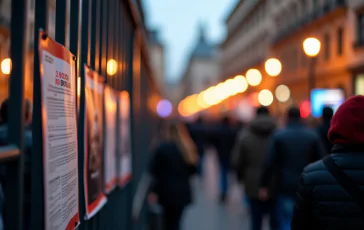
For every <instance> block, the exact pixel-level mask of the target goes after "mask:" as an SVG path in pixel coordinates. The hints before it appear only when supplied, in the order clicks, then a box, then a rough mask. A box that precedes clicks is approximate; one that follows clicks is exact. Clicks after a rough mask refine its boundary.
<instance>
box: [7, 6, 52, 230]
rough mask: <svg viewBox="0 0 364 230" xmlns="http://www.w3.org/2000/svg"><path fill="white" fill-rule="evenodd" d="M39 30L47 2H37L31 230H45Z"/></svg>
mask: <svg viewBox="0 0 364 230" xmlns="http://www.w3.org/2000/svg"><path fill="white" fill-rule="evenodd" d="M14 2H16V1H14ZM39 29H43V30H44V31H45V32H47V29H48V1H47V0H37V1H36V2H35V26H34V85H33V104H34V106H33V108H34V110H33V119H32V122H33V123H32V128H33V149H32V157H31V170H32V171H31V174H32V175H31V197H32V204H31V229H44V190H43V132H42V94H41V76H40V65H39V52H38V48H39V46H38V43H39Z"/></svg>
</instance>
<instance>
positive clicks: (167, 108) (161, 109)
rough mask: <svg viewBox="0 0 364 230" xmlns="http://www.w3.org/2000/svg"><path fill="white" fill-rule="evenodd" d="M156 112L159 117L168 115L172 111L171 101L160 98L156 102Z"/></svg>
mask: <svg viewBox="0 0 364 230" xmlns="http://www.w3.org/2000/svg"><path fill="white" fill-rule="evenodd" d="M157 113H158V115H159V116H160V117H163V118H165V117H168V116H169V115H171V113H172V103H171V102H170V101H168V100H166V99H163V100H160V101H159V102H158V104H157Z"/></svg>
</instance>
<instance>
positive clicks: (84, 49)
mask: <svg viewBox="0 0 364 230" xmlns="http://www.w3.org/2000/svg"><path fill="white" fill-rule="evenodd" d="M89 7H90V3H89V1H82V5H81V12H82V14H81V15H82V16H81V17H82V18H81V32H80V51H79V52H80V55H79V61H78V63H79V67H80V68H79V73H80V75H79V77H80V79H81V81H80V84H81V87H80V106H79V120H78V137H79V138H78V159H79V161H78V175H79V177H78V178H79V191H80V196H79V199H80V219H81V225H80V229H87V227H88V226H87V222H86V221H84V219H83V217H84V216H85V213H86V204H85V191H84V183H85V181H84V157H85V155H84V152H85V148H84V139H83V138H82V137H84V135H85V132H84V130H85V108H84V106H83V105H84V103H85V68H84V66H83V65H84V64H86V63H87V62H88V56H89V52H88V51H89V50H88V44H89V21H88V19H89V13H88V12H89ZM75 10H76V9H75ZM74 16H76V13H75V12H74ZM88 63H89V62H88Z"/></svg>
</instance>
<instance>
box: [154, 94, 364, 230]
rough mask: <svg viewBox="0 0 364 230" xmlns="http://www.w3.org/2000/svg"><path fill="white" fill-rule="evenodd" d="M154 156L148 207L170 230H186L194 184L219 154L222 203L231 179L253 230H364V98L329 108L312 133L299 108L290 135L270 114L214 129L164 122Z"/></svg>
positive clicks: (288, 124) (290, 117) (291, 113)
mask: <svg viewBox="0 0 364 230" xmlns="http://www.w3.org/2000/svg"><path fill="white" fill-rule="evenodd" d="M160 128H161V129H160V130H161V134H162V137H163V138H162V140H161V141H160V143H159V145H157V146H156V147H155V149H154V151H153V152H154V154H153V155H152V158H151V166H150V174H151V175H152V177H153V183H152V184H153V186H152V187H151V190H150V196H149V201H150V203H158V204H160V205H161V206H162V207H163V210H164V225H165V229H167V230H178V229H180V220H181V218H182V216H183V211H184V210H185V207H187V206H188V205H189V204H190V203H191V202H192V195H191V194H192V193H191V187H190V184H189V179H190V177H191V176H192V175H193V174H195V173H197V174H198V175H199V176H200V177H203V171H204V170H203V162H204V161H203V159H204V155H205V154H206V147H207V146H212V147H214V148H215V150H216V152H217V156H218V160H219V168H220V202H221V203H222V204H224V203H225V201H226V199H227V194H228V185H229V183H228V178H229V177H228V173H229V172H230V171H232V172H234V174H235V175H236V178H237V179H238V181H239V182H240V183H241V184H242V185H243V187H244V190H245V192H244V196H245V197H244V199H245V201H246V205H247V206H248V208H249V213H250V220H251V221H250V223H251V229H252V230H261V229H262V223H263V219H264V218H265V217H266V216H268V217H269V220H270V221H269V223H270V229H272V230H289V229H292V230H308V229H309V230H311V229H313V230H314V229H320V230H321V229H343V230H351V229H364V198H363V197H364V193H363V190H364V97H363V96H355V97H351V98H349V99H348V100H347V101H346V102H344V103H343V104H342V105H341V106H340V107H339V109H338V110H337V111H336V112H335V114H334V111H333V110H332V109H331V108H330V107H325V108H323V111H322V118H321V121H320V122H319V124H318V125H316V126H315V127H314V128H313V127H309V126H307V125H306V124H305V122H304V120H303V119H302V117H301V114H300V110H299V109H298V108H297V107H294V106H293V107H291V108H289V109H288V111H287V112H286V116H285V125H284V127H277V122H276V120H275V119H274V118H273V117H272V116H271V114H270V111H269V110H268V108H267V107H260V108H257V110H256V117H255V118H254V119H253V120H252V121H251V122H249V123H248V124H244V125H243V124H240V123H232V122H231V121H230V120H229V119H228V118H224V119H222V121H220V122H217V123H214V124H211V123H206V122H205V121H204V120H203V119H202V118H200V119H198V120H197V121H196V122H194V123H190V124H187V125H183V124H182V123H181V122H178V121H176V122H164V123H163V125H161V127H160Z"/></svg>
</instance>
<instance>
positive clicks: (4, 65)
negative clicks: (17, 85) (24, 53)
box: [1, 58, 11, 75]
mask: <svg viewBox="0 0 364 230" xmlns="http://www.w3.org/2000/svg"><path fill="white" fill-rule="evenodd" d="M1 72H2V73H3V74H5V75H9V74H10V73H11V59H10V58H5V59H4V60H3V61H2V62H1Z"/></svg>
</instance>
